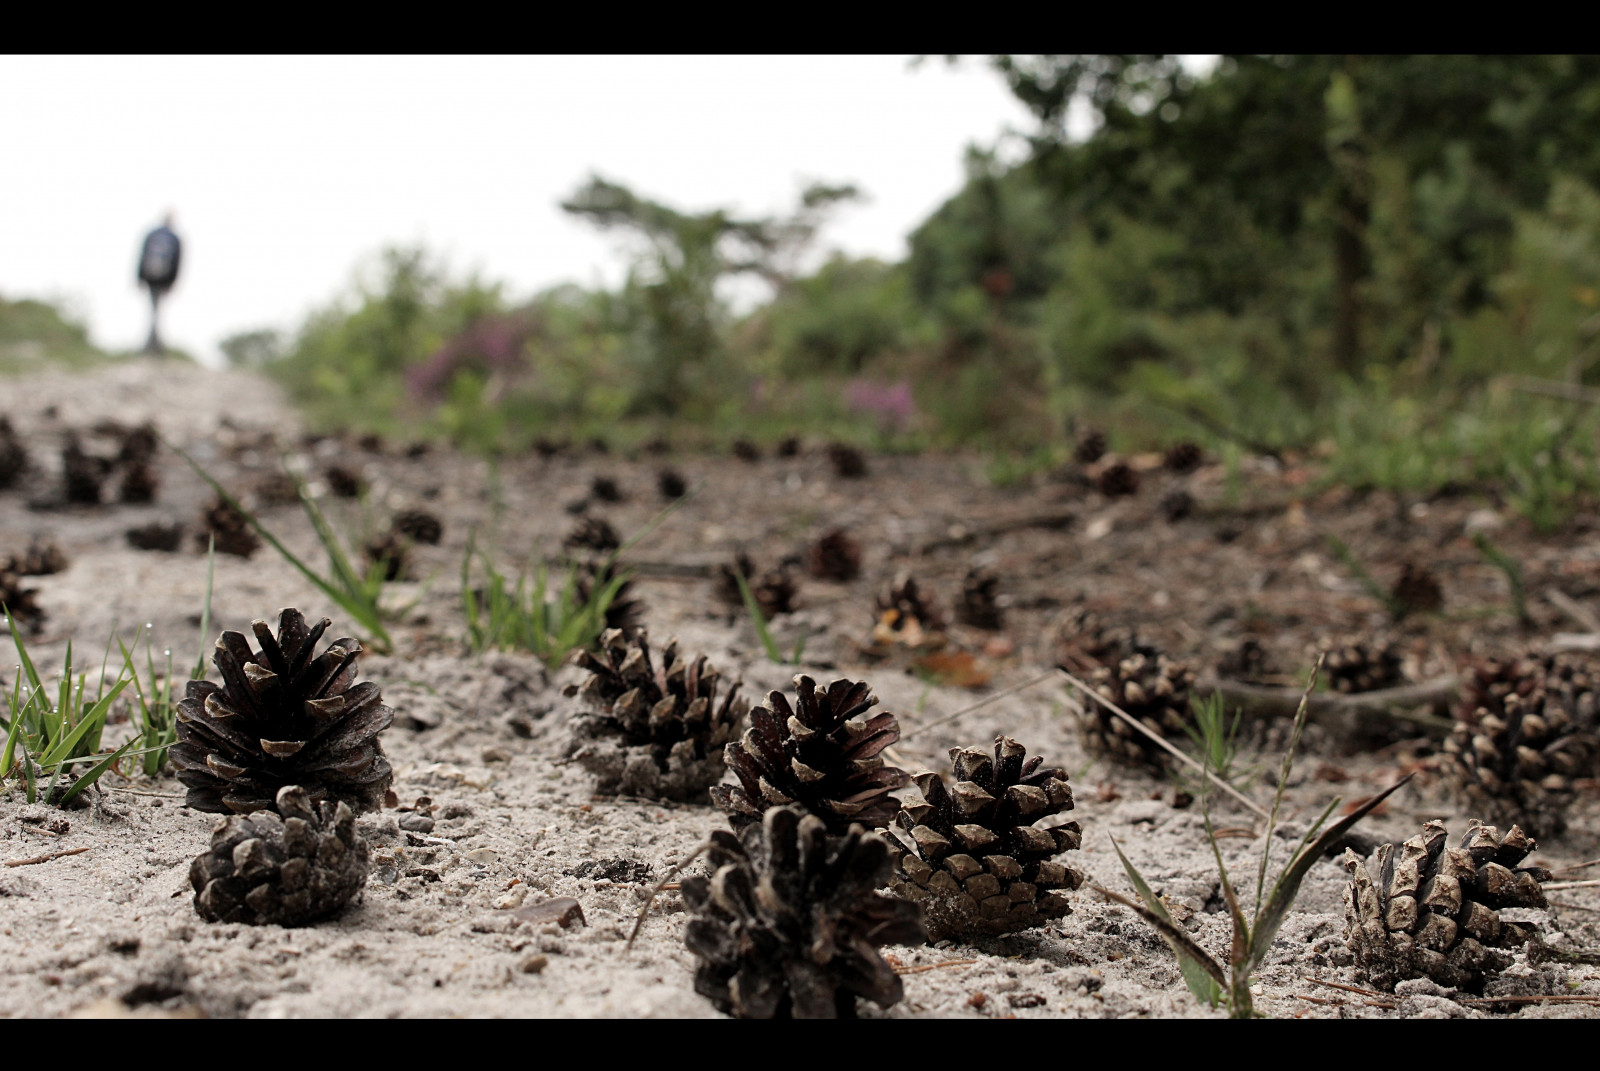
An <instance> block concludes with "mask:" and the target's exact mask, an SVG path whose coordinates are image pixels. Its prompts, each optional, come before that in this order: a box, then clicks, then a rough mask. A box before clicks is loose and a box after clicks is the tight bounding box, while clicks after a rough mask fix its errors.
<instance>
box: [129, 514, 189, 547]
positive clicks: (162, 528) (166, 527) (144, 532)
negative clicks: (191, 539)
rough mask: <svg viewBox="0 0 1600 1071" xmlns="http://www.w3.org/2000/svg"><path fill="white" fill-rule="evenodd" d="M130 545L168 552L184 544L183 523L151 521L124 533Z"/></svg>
mask: <svg viewBox="0 0 1600 1071" xmlns="http://www.w3.org/2000/svg"><path fill="white" fill-rule="evenodd" d="M123 537H124V538H125V539H127V541H128V545H129V546H131V547H133V548H134V549H136V550H160V551H165V552H167V553H168V554H171V553H172V552H174V551H176V550H177V549H178V548H179V547H181V546H183V525H181V524H162V523H161V522H160V521H151V522H150V523H149V524H141V525H139V526H138V527H136V528H129V529H128V530H127V531H126V532H124V533H123Z"/></svg>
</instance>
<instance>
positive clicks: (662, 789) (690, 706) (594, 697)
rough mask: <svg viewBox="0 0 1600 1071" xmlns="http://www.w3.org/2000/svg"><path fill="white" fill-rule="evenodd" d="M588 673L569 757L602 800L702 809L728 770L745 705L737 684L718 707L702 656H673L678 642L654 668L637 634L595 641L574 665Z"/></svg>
mask: <svg viewBox="0 0 1600 1071" xmlns="http://www.w3.org/2000/svg"><path fill="white" fill-rule="evenodd" d="M577 662H578V665H580V666H582V667H583V668H584V669H586V670H588V671H589V679H588V680H586V681H584V682H583V684H582V686H579V685H568V686H567V688H566V694H567V695H569V696H572V695H577V696H580V697H581V698H582V700H583V702H584V704H585V705H586V706H587V707H588V708H589V710H588V712H587V713H585V714H581V715H579V716H578V717H576V718H574V719H573V723H572V730H573V754H574V755H575V756H576V757H577V759H578V761H579V762H581V763H582V764H583V766H584V768H585V769H586V770H588V771H589V772H590V773H592V774H594V775H595V777H596V778H597V779H598V781H599V785H598V787H599V789H600V791H602V792H621V793H624V794H627V795H630V796H646V797H649V798H651V799H656V798H658V797H666V798H667V799H674V800H694V801H696V802H702V803H703V802H704V801H705V798H706V797H705V791H706V789H708V788H710V787H711V786H712V785H714V784H716V783H717V782H718V781H720V780H722V775H723V773H724V771H725V769H726V767H725V765H724V762H723V749H724V747H725V746H726V745H727V743H728V742H729V741H730V740H732V739H733V738H734V737H735V736H736V735H737V734H738V732H739V726H740V723H742V722H743V721H744V716H745V712H746V711H747V710H748V709H749V703H747V702H746V701H745V700H743V699H742V698H740V697H739V684H738V682H735V683H734V685H733V686H732V687H731V688H729V689H728V690H727V691H726V692H725V693H724V694H723V696H722V700H721V702H718V700H717V685H718V683H719V681H720V679H721V678H720V676H719V674H718V673H717V671H716V670H715V669H712V668H711V667H710V666H708V665H706V659H705V656H704V655H701V656H700V657H698V658H696V659H694V660H693V661H689V660H687V659H684V658H680V657H679V656H678V645H677V643H676V642H673V643H669V644H667V646H666V649H665V650H663V651H662V652H661V659H660V663H659V664H657V663H656V662H654V661H652V659H651V656H650V641H649V637H648V636H646V634H645V632H644V630H643V629H640V630H639V631H637V632H636V633H634V634H633V636H632V638H631V639H630V638H629V637H628V636H627V635H626V634H624V633H623V632H622V631H621V630H620V629H610V630H608V631H607V632H606V633H605V634H604V635H602V636H601V637H600V655H599V657H596V656H594V655H591V654H589V653H588V652H587V651H584V652H582V653H580V654H579V655H578V657H577Z"/></svg>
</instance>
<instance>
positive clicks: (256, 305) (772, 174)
mask: <svg viewBox="0 0 1600 1071" xmlns="http://www.w3.org/2000/svg"><path fill="white" fill-rule="evenodd" d="M0 121H3V126H0V295H4V296H5V297H7V298H13V299H15V298H19V297H44V298H50V299H66V300H67V301H68V302H70V303H71V305H72V307H73V308H74V309H75V310H76V311H77V312H78V313H80V314H81V315H82V316H83V317H84V318H85V319H86V320H87V321H88V323H89V325H90V329H91V332H92V334H93V336H94V339H95V341H96V342H98V343H99V344H100V345H102V346H105V347H108V348H113V349H123V348H133V347H137V346H138V345H140V344H142V342H143V341H144V336H145V332H146V330H147V329H148V320H147V315H148V313H147V302H146V300H145V298H144V296H143V294H142V293H141V291H139V289H138V288H137V286H136V284H135V282H134V261H135V258H136V256H137V253H138V246H139V242H140V240H141V239H142V237H143V235H144V233H145V231H146V230H147V229H149V228H150V227H152V226H154V225H155V224H156V223H158V222H159V221H160V218H161V215H162V213H163V212H164V211H165V210H166V209H167V208H169V207H170V208H172V209H173V210H174V211H175V212H176V213H177V228H176V229H177V230H178V232H179V234H180V235H181V236H182V237H183V240H184V253H183V257H184V259H183V269H182V277H181V279H180V281H179V284H178V287H177V289H176V290H175V291H174V292H173V294H172V296H171V297H170V298H169V299H168V301H167V302H166V307H165V309H164V312H163V326H164V331H163V333H164V335H165V337H166V339H167V341H168V342H169V343H172V344H176V345H178V346H181V347H183V348H184V349H186V350H189V351H190V352H193V353H195V354H197V355H199V356H201V357H202V358H203V359H207V360H218V359H220V358H219V357H218V356H217V350H216V344H217V342H218V340H220V339H221V338H223V337H226V336H227V335H228V334H230V333H232V332H234V331H238V330H244V329H249V328H255V327H262V326H276V327H280V328H284V329H290V330H292V329H293V328H295V327H297V326H298V325H299V323H300V321H301V318H302V317H303V316H304V314H305V313H306V312H307V311H308V310H309V309H310V308H312V307H314V306H317V305H321V304H323V303H326V302H327V301H329V300H330V299H332V298H333V297H334V296H335V295H337V294H338V293H340V292H341V291H342V290H344V289H345V288H346V287H347V285H348V283H349V280H350V278H351V274H352V271H353V270H354V269H355V268H356V267H357V265H358V263H360V262H361V261H363V259H364V258H368V257H370V256H371V255H372V254H374V253H375V252H376V251H377V250H378V249H380V248H381V247H382V246H384V245H385V244H388V243H395V242H413V241H420V242H423V243H426V244H427V245H428V246H429V247H430V248H432V249H435V250H437V251H439V252H440V253H442V254H444V255H445V256H446V258H447V262H448V264H449V265H450V266H451V268H452V269H453V270H454V271H455V272H457V273H461V274H464V273H465V272H467V271H469V270H472V269H477V270H479V271H481V273H482V274H483V275H484V276H485V277H486V278H488V279H498V280H504V281H505V282H507V283H508V284H509V286H510V288H511V291H512V293H513V295H514V296H525V295H529V294H532V293H533V292H535V291H537V290H541V289H544V288H546V287H548V286H552V285H555V284H557V283H560V282H564V281H576V282H581V283H585V284H595V283H597V282H604V283H606V284H608V285H613V284H615V283H617V282H618V281H620V280H621V278H622V277H623V274H624V271H625V266H626V265H625V258H624V257H623V255H622V254H621V252H620V245H619V239H618V238H617V237H615V236H608V235H604V234H601V233H598V232H596V231H594V230H593V229H592V228H590V227H588V226H586V225H584V224H583V223H582V222H580V221H578V220H576V219H573V218H571V217H568V216H567V215H566V214H565V213H563V212H561V210H560V208H559V207H558V202H559V201H560V200H561V198H562V197H564V196H565V195H567V194H569V193H570V192H571V191H573V190H574V189H576V188H577V187H578V186H579V185H580V184H581V183H582V182H583V181H584V179H585V178H586V177H587V176H588V174H589V173H590V172H591V171H594V172H598V173H600V174H602V175H604V176H605V177H607V178H610V179H613V180H616V181H620V182H623V183H626V184H629V185H631V186H633V187H634V189H635V190H637V191H638V192H640V193H641V194H645V195H648V196H651V197H654V198H656V199H658V200H662V201H665V202H666V203H668V204H672V205H674V206H678V207H684V208H690V209H699V208H709V207H713V206H718V205H730V206H733V207H736V208H737V209H739V210H741V211H745V212H750V213H766V212H778V211H783V210H785V209H786V208H787V207H789V206H790V205H791V204H792V203H793V199H794V195H795V193H796V192H797V190H798V189H799V187H800V184H801V183H802V182H803V181H805V180H809V179H825V180H828V181H835V182H844V181H849V182H855V183H857V184H858V185H860V186H861V187H862V188H863V189H864V190H865V191H866V193H867V194H868V196H869V197H870V201H869V202H867V203H866V204H864V205H859V206H855V207H848V208H846V209H844V210H843V211H842V212H840V213H839V214H838V216H837V217H836V221H835V222H834V223H833V224H832V225H831V226H830V227H829V228H828V229H827V230H826V231H825V232H824V235H823V242H822V245H823V247H824V248H841V249H844V250H846V251H848V252H850V253H853V254H863V255H864V254H871V255H876V256H880V257H884V258H897V257H899V256H901V255H902V254H903V252H904V248H905V237H906V235H907V233H908V232H909V231H910V230H911V229H912V228H913V227H914V226H915V225H916V224H917V223H919V222H920V221H921V220H922V219H923V218H925V217H926V216H927V214H928V213H929V212H930V211H931V210H932V209H933V208H935V207H936V206H937V205H938V204H939V203H940V202H941V201H943V200H944V199H945V198H947V197H949V196H950V195H951V194H952V193H954V192H955V191H956V190H957V189H958V188H959V186H960V183H961V177H962V172H961V167H962V154H963V151H964V149H965V147H966V146H967V145H968V144H969V143H973V142H976V143H979V144H982V145H992V144H994V143H995V142H996V140H997V139H998V138H999V136H1000V135H1001V133H1002V131H1003V130H1004V129H1005V128H1006V127H1008V126H1010V127H1013V128H1015V129H1028V128H1029V127H1030V122H1029V117H1028V115H1027V113H1026V112H1025V111H1024V109H1023V108H1022V107H1021V106H1020V105H1018V104H1017V103H1016V102H1015V100H1014V99H1013V98H1012V97H1011V95H1010V93H1008V92H1007V91H1006V89H1005V88H1004V85H1003V83H1002V82H1001V81H1000V79H999V78H998V77H997V76H996V75H994V74H993V73H991V72H990V71H989V70H988V69H987V67H986V65H985V64H984V63H983V62H982V61H981V60H977V59H969V60H966V61H965V62H963V63H962V64H961V65H960V66H958V67H956V68H954V69H952V68H950V67H949V66H947V65H946V64H945V63H944V62H943V61H942V60H929V61H927V62H925V63H923V64H922V65H921V66H920V67H918V68H917V69H915V70H913V69H911V68H910V66H909V59H908V57H904V56H887V57H863V56H851V57H810V58H807V57H795V56H781V57H678V58H671V57H643V58H640V57H592V58H582V57H566V56H563V57H554V58H539V57H534V58H508V59H498V58H462V59H455V58H434V57H423V58H404V57H401V58H382V57H360V58H324V57H309V58H299V57H294V58H272V57H244V58H237V57H227V58H204V57H199V58H194V57H175V58H168V57H144V58H140V57H93V58H72V57H66V58H59V57H58V58H50V57H32V56H30V57H21V58H18V57H8V58H4V59H0Z"/></svg>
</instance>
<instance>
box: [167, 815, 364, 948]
mask: <svg viewBox="0 0 1600 1071" xmlns="http://www.w3.org/2000/svg"><path fill="white" fill-rule="evenodd" d="M273 802H274V805H275V806H276V807H277V813H276V814H274V813H273V812H272V811H257V812H255V813H254V814H252V815H249V816H244V815H233V816H231V817H229V818H225V819H223V820H221V821H220V822H218V823H217V828H216V829H214V830H213V831H212V833H211V847H210V848H208V849H207V850H206V852H205V853H204V854H203V855H199V856H197V857H196V858H195V860H194V862H193V863H191V864H190V865H189V884H190V885H192V886H193V887H194V909H195V910H196V911H198V912H199V913H200V917H201V918H203V919H205V920H206V921H207V922H247V923H251V924H254V925H259V924H263V923H271V924H276V925H279V926H304V925H305V924H306V923H308V922H315V921H316V920H317V919H321V918H327V917H328V916H329V915H332V914H334V913H335V912H337V911H338V910H339V909H340V908H342V907H344V905H345V904H347V903H349V902H350V899H351V897H353V896H355V894H356V893H357V892H359V891H360V890H361V888H362V886H364V885H365V884H366V883H367V842H366V841H364V840H362V839H361V836H360V834H358V833H357V832H356V822H355V815H354V814H352V813H351V811H350V807H349V805H348V804H345V803H337V804H335V803H329V802H326V801H325V802H323V803H322V804H320V805H317V806H313V804H312V802H311V797H310V796H309V795H307V794H306V791H305V789H303V788H301V787H300V786H299V785H289V786H288V787H286V788H282V789H279V790H278V795H277V798H276V799H275V800H274V801H273ZM319 810H320V812H321V813H320V814H319V813H318V811H319ZM280 816H281V817H280Z"/></svg>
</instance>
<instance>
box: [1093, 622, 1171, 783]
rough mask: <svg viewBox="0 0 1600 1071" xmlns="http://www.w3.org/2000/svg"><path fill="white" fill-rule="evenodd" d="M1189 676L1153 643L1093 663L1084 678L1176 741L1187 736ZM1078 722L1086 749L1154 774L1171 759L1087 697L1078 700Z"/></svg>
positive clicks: (1131, 712) (1142, 735) (1145, 722)
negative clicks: (1115, 659) (1096, 664)
mask: <svg viewBox="0 0 1600 1071" xmlns="http://www.w3.org/2000/svg"><path fill="white" fill-rule="evenodd" d="M1194 677H1195V675H1194V670H1193V669H1191V668H1190V667H1189V666H1187V665H1185V664H1184V663H1182V662H1175V661H1173V660H1172V659H1170V658H1168V657H1167V656H1166V655H1164V654H1162V653H1161V652H1159V651H1157V650H1156V649H1154V648H1152V647H1139V648H1138V649H1137V650H1136V651H1135V653H1134V654H1132V655H1130V656H1128V657H1127V658H1124V659H1121V660H1120V661H1118V662H1115V663H1113V664H1111V665H1108V666H1101V667H1100V668H1099V669H1096V670H1095V671H1094V672H1093V673H1092V674H1091V675H1090V677H1089V683H1090V684H1091V685H1093V687H1094V690H1095V692H1096V693H1098V694H1099V695H1101V696H1103V697H1104V698H1106V699H1109V700H1111V702H1113V703H1115V704H1117V706H1119V707H1121V708H1122V709H1123V710H1124V711H1126V712H1127V713H1128V714H1131V715H1132V716H1133V717H1134V718H1135V719H1136V720H1137V721H1138V722H1139V723H1140V724H1141V725H1143V726H1144V727H1145V728H1147V729H1149V730H1150V731H1151V732H1153V733H1155V734H1156V735H1157V736H1160V737H1163V738H1165V739H1168V740H1173V741H1178V740H1184V739H1186V734H1185V733H1184V731H1183V727H1184V726H1185V725H1187V724H1188V722H1189V689H1190V688H1191V687H1193V685H1194ZM1080 724H1081V725H1082V728H1083V743H1084V748H1085V750H1087V751H1091V752H1094V753H1097V754H1100V755H1104V756H1106V757H1107V758H1110V759H1113V760H1115V761H1117V762H1121V763H1124V764H1126V765H1129V766H1139V767H1143V768H1145V769H1147V770H1150V771H1152V772H1154V773H1158V774H1159V773H1162V772H1164V771H1165V770H1166V769H1167V767H1168V765H1169V764H1170V763H1171V761H1172V758H1171V756H1170V755H1169V754H1168V752H1167V751H1166V750H1165V749H1163V748H1162V747H1160V746H1159V745H1158V744H1156V743H1155V741H1153V740H1151V739H1150V738H1149V737H1147V736H1145V735H1144V734H1143V733H1141V732H1138V731H1137V730H1135V729H1134V728H1133V727H1132V726H1131V725H1129V724H1128V723H1127V722H1125V721H1123V720H1122V719H1121V718H1119V717H1117V716H1116V715H1115V714H1113V713H1111V711H1109V710H1107V709H1106V708H1105V706H1104V704H1101V703H1097V702H1095V701H1093V700H1092V699H1091V700H1086V701H1085V702H1084V703H1083V715H1082V718H1081V721H1080Z"/></svg>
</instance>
